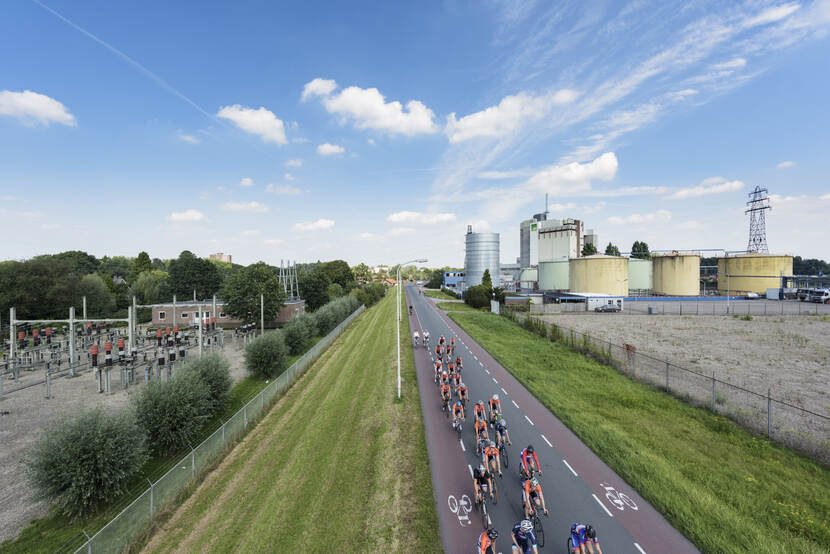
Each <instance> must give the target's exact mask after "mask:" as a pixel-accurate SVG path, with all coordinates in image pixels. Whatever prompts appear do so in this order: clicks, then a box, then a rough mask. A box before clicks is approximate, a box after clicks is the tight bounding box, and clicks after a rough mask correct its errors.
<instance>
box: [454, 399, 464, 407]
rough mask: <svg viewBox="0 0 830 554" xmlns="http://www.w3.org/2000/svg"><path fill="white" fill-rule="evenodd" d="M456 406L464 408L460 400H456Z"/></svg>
mask: <svg viewBox="0 0 830 554" xmlns="http://www.w3.org/2000/svg"><path fill="white" fill-rule="evenodd" d="M455 405H456V406H463V404H462V403H461V401H460V400H456V401H455Z"/></svg>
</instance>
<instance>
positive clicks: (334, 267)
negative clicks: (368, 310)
mask: <svg viewBox="0 0 830 554" xmlns="http://www.w3.org/2000/svg"><path fill="white" fill-rule="evenodd" d="M323 267H324V268H325V270H326V275H327V276H328V278H329V281H331V282H332V283H337V284H338V285H340V286H341V287H343V290H344V291H349V290H352V287H354V285H355V278H354V273H352V270H351V269H350V268H349V264H347V263H346V262H344V261H343V260H333V261H330V262H326V263H325V264H323Z"/></svg>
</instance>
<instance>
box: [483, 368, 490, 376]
mask: <svg viewBox="0 0 830 554" xmlns="http://www.w3.org/2000/svg"><path fill="white" fill-rule="evenodd" d="M484 371H486V372H487V375H490V370H489V369H487V368H486V367H485V368H484Z"/></svg>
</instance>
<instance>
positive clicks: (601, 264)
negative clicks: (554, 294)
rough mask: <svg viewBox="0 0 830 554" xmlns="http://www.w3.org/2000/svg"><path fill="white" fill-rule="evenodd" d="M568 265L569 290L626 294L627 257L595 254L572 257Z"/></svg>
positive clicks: (615, 294)
mask: <svg viewBox="0 0 830 554" xmlns="http://www.w3.org/2000/svg"><path fill="white" fill-rule="evenodd" d="M568 265H569V268H568V271H569V275H568V288H569V289H570V292H593V293H598V294H610V295H612V296H628V258H623V257H622V256H604V255H600V254H597V255H595V256H586V257H584V258H572V259H571V260H570V262H569V264H568Z"/></svg>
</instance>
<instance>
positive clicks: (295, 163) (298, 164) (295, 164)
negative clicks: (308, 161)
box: [285, 158, 303, 167]
mask: <svg viewBox="0 0 830 554" xmlns="http://www.w3.org/2000/svg"><path fill="white" fill-rule="evenodd" d="M285 165H287V166H288V167H302V165H303V160H301V159H299V158H297V159H296V160H288V161H287V162H285Z"/></svg>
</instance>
